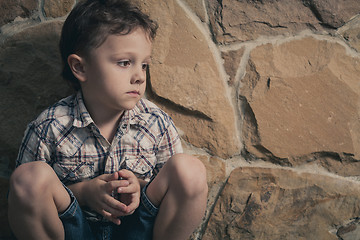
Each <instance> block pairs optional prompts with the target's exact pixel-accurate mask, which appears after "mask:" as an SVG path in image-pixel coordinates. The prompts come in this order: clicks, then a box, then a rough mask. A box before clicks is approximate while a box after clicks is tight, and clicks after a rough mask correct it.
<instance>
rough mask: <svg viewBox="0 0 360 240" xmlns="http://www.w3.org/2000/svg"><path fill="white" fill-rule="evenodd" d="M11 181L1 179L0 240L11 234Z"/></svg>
mask: <svg viewBox="0 0 360 240" xmlns="http://www.w3.org/2000/svg"><path fill="white" fill-rule="evenodd" d="M8 185H9V180H8V179H4V178H0V193H1V194H0V239H3V238H8V237H9V236H10V235H11V233H10V228H9V223H8V220H7V219H8V217H7V192H8Z"/></svg>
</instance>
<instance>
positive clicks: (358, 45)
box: [337, 15, 360, 52]
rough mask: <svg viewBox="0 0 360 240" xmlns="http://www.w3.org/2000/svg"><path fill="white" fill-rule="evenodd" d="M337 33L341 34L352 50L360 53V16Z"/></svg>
mask: <svg viewBox="0 0 360 240" xmlns="http://www.w3.org/2000/svg"><path fill="white" fill-rule="evenodd" d="M337 33H338V34H340V35H341V36H342V37H343V39H345V41H346V42H347V43H348V44H349V45H350V46H351V47H352V48H354V49H356V50H357V51H358V52H360V15H358V16H357V17H355V18H353V19H352V20H351V21H350V22H348V23H347V24H345V25H344V26H343V27H341V28H340V29H339V30H338V31H337Z"/></svg>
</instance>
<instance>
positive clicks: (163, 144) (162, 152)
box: [154, 119, 183, 174]
mask: <svg viewBox="0 0 360 240" xmlns="http://www.w3.org/2000/svg"><path fill="white" fill-rule="evenodd" d="M182 152H183V149H182V145H181V140H180V136H179V134H178V132H177V130H176V128H175V125H174V123H173V121H172V120H171V119H170V120H169V125H168V127H167V129H166V130H165V131H164V134H163V136H162V138H161V140H160V142H159V145H158V151H157V154H156V158H157V163H156V165H155V169H154V173H155V174H157V173H158V172H159V171H160V169H161V168H162V166H163V165H164V164H165V163H166V161H167V160H168V159H169V158H171V157H172V156H173V155H175V154H178V153H182Z"/></svg>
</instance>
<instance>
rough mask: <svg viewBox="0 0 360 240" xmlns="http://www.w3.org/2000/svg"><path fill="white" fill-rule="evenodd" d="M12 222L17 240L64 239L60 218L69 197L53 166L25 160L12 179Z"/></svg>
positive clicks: (67, 204) (10, 202)
mask: <svg viewBox="0 0 360 240" xmlns="http://www.w3.org/2000/svg"><path fill="white" fill-rule="evenodd" d="M8 201H9V223H10V226H11V228H12V230H13V232H14V234H15V236H16V237H17V238H18V239H64V237H65V236H64V228H63V225H62V222H61V220H60V219H59V217H58V212H63V211H65V210H66V208H67V207H68V206H69V204H70V196H69V194H68V193H67V191H66V190H65V188H64V187H63V186H62V184H61V182H60V180H59V179H58V177H57V176H56V174H55V172H54V171H53V169H52V168H51V167H50V166H49V165H48V164H46V163H43V162H31V163H25V164H23V165H21V166H19V167H18V168H17V169H15V171H14V173H13V175H12V176H11V179H10V192H9V200H8Z"/></svg>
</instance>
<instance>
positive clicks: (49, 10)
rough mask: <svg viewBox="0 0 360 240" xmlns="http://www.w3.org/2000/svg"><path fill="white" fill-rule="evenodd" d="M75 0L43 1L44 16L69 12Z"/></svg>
mask: <svg viewBox="0 0 360 240" xmlns="http://www.w3.org/2000/svg"><path fill="white" fill-rule="evenodd" d="M74 3H75V0H65V1H64V0H46V1H44V12H45V15H46V17H52V18H56V17H62V16H65V15H66V14H67V13H69V12H70V11H71V9H72V6H73V5H74Z"/></svg>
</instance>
